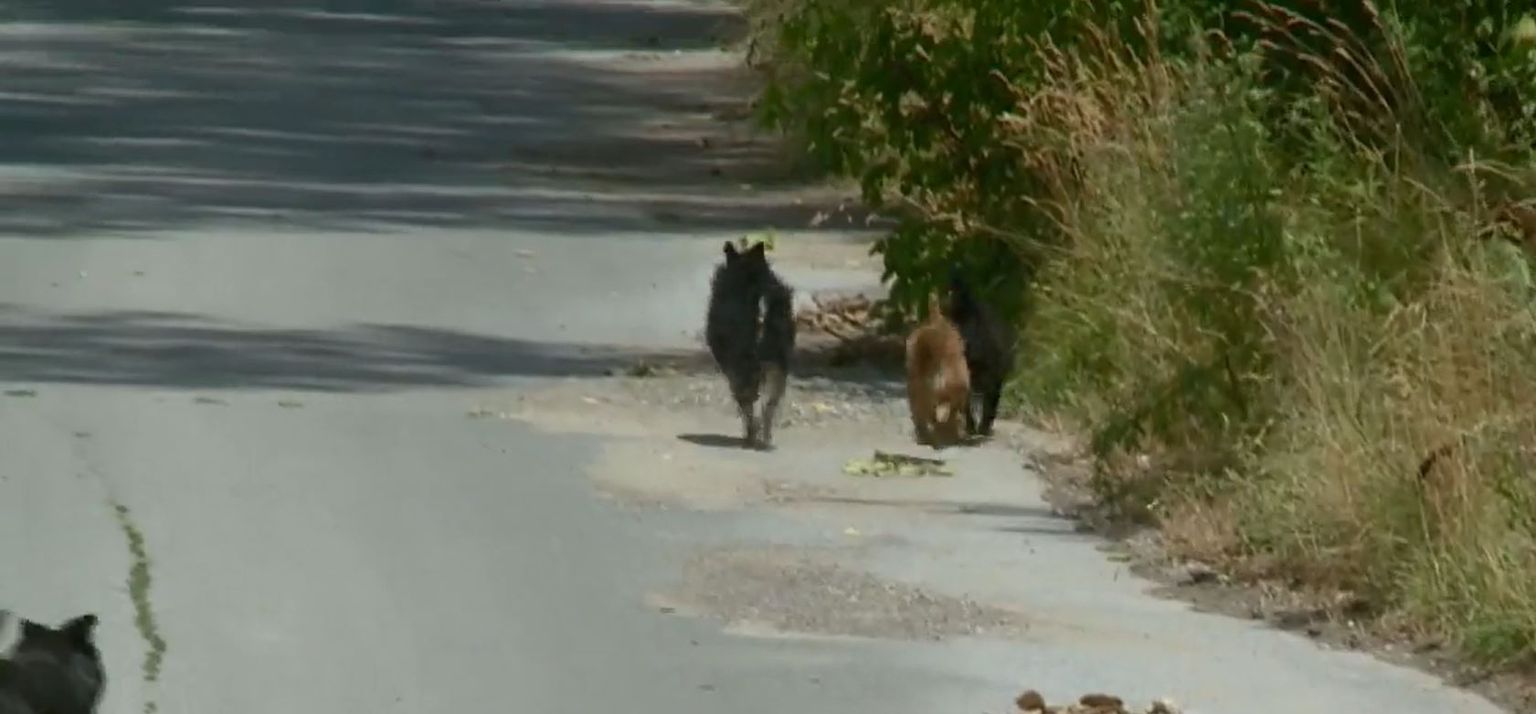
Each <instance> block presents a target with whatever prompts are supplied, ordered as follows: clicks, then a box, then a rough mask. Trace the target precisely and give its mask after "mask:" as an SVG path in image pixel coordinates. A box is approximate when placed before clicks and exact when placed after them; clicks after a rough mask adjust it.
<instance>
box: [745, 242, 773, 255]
mask: <svg viewBox="0 0 1536 714" xmlns="http://www.w3.org/2000/svg"><path fill="white" fill-rule="evenodd" d="M767 252H768V244H767V243H765V242H763V241H758V242H756V243H753V244H752V247H751V248H749V249H747V255H748V256H749V257H752V258H763V257H765V256H766V255H767Z"/></svg>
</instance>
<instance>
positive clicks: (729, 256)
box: [725, 241, 740, 262]
mask: <svg viewBox="0 0 1536 714" xmlns="http://www.w3.org/2000/svg"><path fill="white" fill-rule="evenodd" d="M739 255H740V254H739V253H737V252H736V244H735V243H732V242H730V241H726V242H725V260H726V262H730V261H732V260H735V259H736V258H737V257H738V256H739Z"/></svg>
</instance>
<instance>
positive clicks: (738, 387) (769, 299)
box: [704, 242, 795, 449]
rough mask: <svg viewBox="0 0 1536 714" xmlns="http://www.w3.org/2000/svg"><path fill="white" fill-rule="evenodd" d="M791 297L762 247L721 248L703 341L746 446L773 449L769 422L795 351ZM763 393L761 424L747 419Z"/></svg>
mask: <svg viewBox="0 0 1536 714" xmlns="http://www.w3.org/2000/svg"><path fill="white" fill-rule="evenodd" d="M793 298H794V293H793V291H792V290H791V289H790V288H789V286H787V285H785V284H784V282H783V281H782V280H779V277H778V276H777V275H775V274H774V272H773V269H772V268H770V267H769V266H768V257H767V255H766V254H765V253H764V247H763V244H762V243H758V244H756V245H754V246H752V247H751V248H749V249H748V250H747V251H746V252H740V251H737V250H736V246H734V245H732V244H731V243H730V242H727V243H726V244H725V262H724V263H723V264H721V265H719V266H718V267H716V268H715V274H714V277H713V278H712V279H711V280H710V284H709V315H708V318H707V322H706V324H705V328H704V341H705V342H706V343H708V344H709V352H710V354H711V355H713V356H714V358H715V364H716V365H718V366H719V367H720V371H721V372H723V373H725V378H726V380H727V381H728V382H729V383H730V385H731V397H732V398H733V399H735V400H736V409H737V411H739V412H740V413H741V423H742V431H743V432H745V439H746V442H747V444H748V445H749V446H752V447H754V448H761V449H769V448H772V447H773V419H774V415H775V414H776V413H777V412H778V409H779V402H780V401H781V400H782V399H783V398H784V390H785V388H786V386H787V383H788V380H789V356H790V353H791V352H793V351H794V348H795V319H794V315H793V313H792V311H791V305H792V303H793ZM765 386H766V389H767V398H766V399H764V401H763V413H762V418H761V420H759V419H757V418H756V417H755V416H754V415H753V406H754V405H755V404H756V402H757V399H758V396H759V395H760V394H761V392H762V391H763V389H764V387H765Z"/></svg>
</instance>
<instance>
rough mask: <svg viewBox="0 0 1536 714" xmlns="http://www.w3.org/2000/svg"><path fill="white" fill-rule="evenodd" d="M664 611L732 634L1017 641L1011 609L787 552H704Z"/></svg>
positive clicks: (1019, 627)
mask: <svg viewBox="0 0 1536 714" xmlns="http://www.w3.org/2000/svg"><path fill="white" fill-rule="evenodd" d="M657 600H658V601H659V602H661V603H663V604H664V607H671V608H675V609H676V610H680V611H684V612H688V613H691V614H695V615H700V616H705V617H712V618H715V619H718V620H721V621H724V622H725V623H727V624H728V625H730V626H732V627H733V628H735V629H737V631H754V630H758V629H766V630H768V631H771V632H780V633H801V634H812V635H832V636H843V637H861V638H881V639H906V640H943V639H946V638H951V637H973V636H992V637H1020V636H1022V635H1023V634H1024V633H1025V632H1026V631H1027V630H1028V626H1027V624H1026V623H1025V621H1024V618H1023V617H1022V616H1021V615H1019V614H1017V613H1014V612H1010V611H1008V610H1003V609H1001V608H996V607H991V606H987V605H982V604H979V603H976V602H974V601H971V600H968V599H962V598H954V597H949V596H945V595H938V594H933V593H929V592H926V591H924V590H921V589H918V588H914V587H911V586H907V585H901V584H896V583H890V582H886V581H883V580H880V579H878V578H875V577H873V576H871V575H868V574H865V573H859V572H854V571H851V570H848V569H846V568H844V567H842V566H839V565H836V564H834V563H830V562H826V561H824V560H822V559H818V558H815V557H812V556H811V555H809V554H807V553H805V552H804V551H801V550H798V549H790V548H771V547H770V548H749V549H725V550H716V551H708V552H705V553H702V554H700V555H698V556H697V557H695V558H693V559H692V560H690V561H689V562H688V564H687V565H686V566H685V567H684V569H683V580H682V585H681V586H680V587H679V588H678V590H677V591H676V592H675V593H672V594H669V595H667V596H663V597H660V598H657Z"/></svg>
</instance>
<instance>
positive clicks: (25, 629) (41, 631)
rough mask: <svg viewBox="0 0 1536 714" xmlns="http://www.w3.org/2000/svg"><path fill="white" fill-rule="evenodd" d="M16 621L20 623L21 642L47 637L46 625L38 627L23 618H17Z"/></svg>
mask: <svg viewBox="0 0 1536 714" xmlns="http://www.w3.org/2000/svg"><path fill="white" fill-rule="evenodd" d="M16 619H18V620H20V621H21V641H23V642H26V641H27V640H32V639H36V638H39V637H47V636H48V626H47V625H40V624H38V623H36V622H33V621H31V620H28V619H27V618H25V617H18V618H16Z"/></svg>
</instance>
